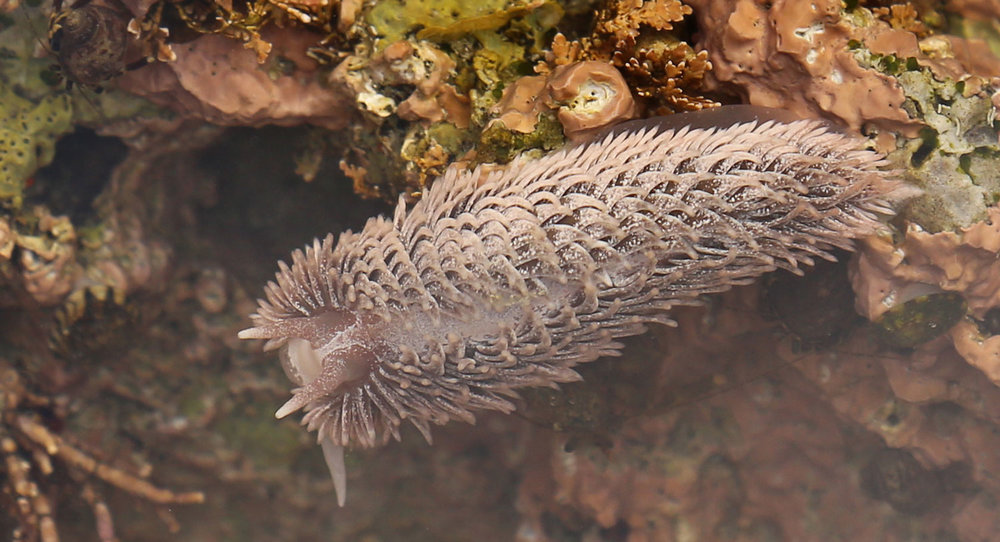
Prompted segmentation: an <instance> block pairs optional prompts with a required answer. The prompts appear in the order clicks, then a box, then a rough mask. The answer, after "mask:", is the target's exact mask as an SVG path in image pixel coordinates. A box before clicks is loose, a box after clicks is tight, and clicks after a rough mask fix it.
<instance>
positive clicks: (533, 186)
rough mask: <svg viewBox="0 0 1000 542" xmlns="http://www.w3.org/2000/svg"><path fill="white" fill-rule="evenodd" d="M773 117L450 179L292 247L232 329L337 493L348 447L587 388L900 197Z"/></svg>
mask: <svg viewBox="0 0 1000 542" xmlns="http://www.w3.org/2000/svg"><path fill="white" fill-rule="evenodd" d="M782 115H784V114H783V113H781V112H775V111H771V110H762V109H759V108H750V107H740V106H734V107H727V108H722V110H718V111H711V112H698V113H686V114H681V115H673V116H671V117H668V118H666V119H652V120H649V121H638V122H630V123H626V124H625V125H622V126H620V127H616V128H615V129H612V130H610V131H608V132H607V133H606V134H605V135H604V136H602V137H599V138H598V139H595V140H593V141H591V142H589V143H584V144H581V145H577V146H573V147H569V148H567V149H565V150H562V151H560V152H556V153H553V154H550V155H548V156H546V157H544V158H541V159H539V160H535V161H518V162H515V163H514V164H512V165H511V166H510V167H508V168H506V169H503V170H499V171H493V172H490V173H489V174H486V173H483V172H481V171H480V170H478V169H477V170H475V171H472V172H468V171H464V170H460V169H457V168H452V169H450V170H449V171H448V172H447V173H445V175H444V176H442V177H441V178H440V179H438V180H437V181H436V182H435V183H434V184H433V186H432V187H431V189H430V190H429V191H428V192H427V193H426V195H425V196H424V198H423V199H422V200H421V201H420V202H418V203H417V204H416V205H414V206H413V207H412V209H409V210H408V209H407V208H406V205H405V204H404V203H403V202H402V201H400V203H399V206H398V207H397V208H396V212H395V216H394V218H393V219H392V220H391V221H390V220H387V219H385V218H373V219H371V220H369V222H368V223H367V224H366V225H365V228H364V229H363V230H362V232H361V233H359V234H354V233H351V232H347V233H344V234H343V235H341V237H340V239H339V242H337V243H334V238H333V236H332V235H329V236H327V237H326V238H325V239H324V240H323V241H319V240H317V241H315V242H314V243H313V245H312V246H311V247H307V248H306V249H305V250H304V251H295V252H294V253H293V254H292V265H291V266H290V267H289V266H287V265H285V264H284V263H280V264H279V272H278V273H277V278H276V281H275V282H271V283H269V284H268V286H267V288H266V290H265V294H266V299H264V300H261V301H260V308H259V310H258V312H257V314H255V315H253V316H252V320H253V327H252V328H250V329H247V330H244V331H242V332H241V333H240V337H241V338H245V339H269V341H268V343H267V345H266V347H267V348H269V349H270V348H284V349H285V353H284V354H283V356H285V357H284V358H283V359H285V365H286V369H288V371H289V376H290V377H291V378H292V379H293V380H294V381H295V382H296V383H297V384H299V386H300V387H298V388H296V389H295V390H293V396H292V398H291V399H290V400H289V401H288V402H287V403H285V405H284V406H282V407H281V409H279V410H278V413H277V415H278V417H283V416H286V415H288V414H291V413H293V412H295V411H297V410H300V409H302V410H304V411H305V412H306V414H305V417H304V420H303V423H304V424H306V425H307V426H308V428H309V430H313V431H317V432H318V433H319V439H320V441H321V442H322V443H323V447H324V452H325V455H326V457H327V459H328V461H329V462H330V463H331V466H332V470H334V472H335V473H337V474H335V475H334V478H335V479H338V483H337V485H338V490H340V489H342V488H343V476H344V475H343V464H342V463H343V460H342V455H341V454H342V449H341V448H342V447H344V446H348V445H351V446H360V447H371V446H375V445H377V444H381V443H384V442H385V441H386V440H387V439H388V438H389V437H390V436H391V437H394V438H397V439H398V438H399V427H400V425H401V424H402V423H403V422H404V421H409V422H410V423H412V424H413V425H414V426H415V427H416V428H417V429H418V430H420V432H421V433H423V435H424V436H425V437H426V438H427V440H428V441H429V440H430V424H431V423H434V424H444V423H446V422H448V421H449V420H452V419H460V420H463V421H467V422H472V421H474V416H473V413H474V412H475V411H477V410H484V409H488V410H500V411H503V412H510V411H512V410H513V409H514V404H513V403H512V402H511V398H512V397H514V395H515V390H517V389H518V388H521V387H525V386H550V385H553V384H556V383H559V382H569V381H573V380H578V379H579V378H580V377H579V375H578V374H577V373H576V371H574V370H573V367H574V366H575V365H577V364H579V363H585V362H588V361H593V360H595V359H597V358H599V357H602V356H615V355H618V354H620V351H621V348H622V345H621V343H620V342H618V341H617V340H616V339H618V338H621V337H626V336H629V335H635V334H638V333H642V332H643V331H644V330H645V329H646V325H647V324H650V323H661V324H671V323H672V322H671V320H670V319H669V315H668V312H667V311H668V310H669V309H670V308H671V307H673V306H675V305H689V304H694V303H697V300H698V297H699V296H701V295H703V294H710V293H715V292H720V291H723V290H726V289H728V288H730V287H732V286H733V285H738V284H746V283H749V282H751V281H752V280H754V278H756V277H758V276H759V275H761V274H762V273H766V272H768V271H772V270H774V269H776V268H784V269H790V270H793V271H798V266H799V264H800V263H806V264H810V263H812V261H813V258H814V257H822V258H830V255H829V252H828V251H829V249H831V248H834V247H838V248H851V238H854V237H857V236H861V235H866V234H868V233H870V232H871V231H872V230H873V229H874V228H876V227H877V226H878V225H879V222H878V218H877V217H878V215H879V214H882V213H884V214H888V213H891V209H890V207H889V203H890V202H891V200H892V199H893V196H892V195H891V192H892V191H893V190H895V189H896V186H897V183H896V182H895V181H892V180H891V179H890V177H891V173H890V172H885V171H881V170H880V169H879V168H880V167H882V166H884V164H885V162H884V160H883V159H882V158H881V157H880V156H879V155H877V154H876V153H874V152H871V151H867V150H863V149H861V146H860V143H859V142H858V141H857V140H855V139H853V138H851V137H849V136H846V135H843V134H841V133H838V132H835V131H832V130H831V129H830V128H829V127H828V126H827V125H825V124H824V123H822V122H819V121H812V120H800V121H794V122H779V121H775V120H764V119H775V118H779V119H784V117H783V116H782ZM305 343H307V344H308V346H310V347H311V348H304V346H305ZM338 458H339V459H338ZM338 462H339V464H338ZM340 497H341V502H342V499H343V494H342V492H341V494H340Z"/></svg>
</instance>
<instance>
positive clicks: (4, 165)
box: [0, 85, 73, 209]
mask: <svg viewBox="0 0 1000 542" xmlns="http://www.w3.org/2000/svg"><path fill="white" fill-rule="evenodd" d="M72 117H73V108H72V106H71V104H70V101H69V98H68V97H67V96H66V95H65V94H64V93H58V94H52V95H49V96H46V97H44V98H42V99H40V100H39V101H38V102H37V103H36V102H32V101H30V100H27V99H25V98H22V97H20V96H18V95H17V94H15V93H14V92H13V91H11V90H10V89H9V88H7V87H6V86H2V85H0V205H3V206H5V207H8V208H13V209H17V208H20V207H21V204H22V203H23V201H24V188H25V182H26V180H27V179H28V178H30V177H31V176H32V175H33V174H34V173H35V171H36V170H37V169H38V168H40V167H42V166H44V165H46V164H48V163H49V162H51V161H52V158H53V156H54V155H55V147H56V141H57V140H58V139H59V136H61V135H62V134H64V133H66V132H69V131H70V130H71V129H72V126H73V125H72Z"/></svg>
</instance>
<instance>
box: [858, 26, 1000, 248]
mask: <svg viewBox="0 0 1000 542" xmlns="http://www.w3.org/2000/svg"><path fill="white" fill-rule="evenodd" d="M853 52H854V57H855V59H857V60H858V62H859V63H860V64H861V65H862V66H865V67H868V68H874V69H876V70H879V71H881V72H882V73H885V74H886V75H890V76H892V77H894V78H895V79H896V81H897V82H898V83H899V85H900V86H901V87H902V89H903V92H904V94H905V95H906V101H905V102H904V103H903V109H904V110H905V111H906V113H907V114H908V115H909V116H910V118H913V119H917V120H920V121H922V122H923V123H924V124H925V127H924V128H923V129H922V130H921V131H920V134H919V136H918V137H917V138H914V139H911V140H908V141H903V142H902V143H901V145H900V148H899V149H898V150H896V151H895V152H893V153H891V154H890V156H889V158H890V160H892V161H893V162H894V163H896V164H898V165H900V166H902V167H906V168H907V173H908V178H909V181H910V182H912V183H914V184H915V185H917V186H919V187H920V188H922V189H923V190H924V193H923V194H922V195H921V196H919V197H917V198H914V199H912V200H911V201H910V202H909V203H908V205H907V207H906V209H904V210H903V211H902V212H901V213H900V215H901V216H902V217H903V218H905V219H907V220H909V221H911V222H915V223H917V224H919V225H920V226H921V227H923V228H924V229H925V230H927V231H929V232H932V233H935V232H942V231H957V230H959V229H961V228H963V227H967V226H969V225H971V224H973V223H975V222H978V221H980V220H983V219H984V218H986V210H987V209H988V208H989V207H990V206H992V205H994V204H995V203H996V202H997V201H1000V145H998V143H997V136H998V128H1000V124H998V123H997V122H996V119H995V118H994V116H993V115H994V114H993V103H992V101H991V99H990V96H989V95H988V93H987V92H986V91H980V92H978V93H973V92H971V91H970V90H969V88H967V83H966V82H964V81H954V80H952V79H949V78H941V79H938V78H936V77H935V76H934V73H933V72H932V71H931V70H930V69H929V68H925V67H921V66H920V65H919V64H918V63H917V62H916V60H914V59H906V60H905V61H903V60H902V59H899V58H896V57H893V56H892V55H876V54H873V53H872V52H871V51H869V50H868V49H866V48H865V47H864V46H861V45H859V46H858V47H857V48H856V49H853Z"/></svg>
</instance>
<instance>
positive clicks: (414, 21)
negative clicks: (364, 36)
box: [365, 0, 509, 49]
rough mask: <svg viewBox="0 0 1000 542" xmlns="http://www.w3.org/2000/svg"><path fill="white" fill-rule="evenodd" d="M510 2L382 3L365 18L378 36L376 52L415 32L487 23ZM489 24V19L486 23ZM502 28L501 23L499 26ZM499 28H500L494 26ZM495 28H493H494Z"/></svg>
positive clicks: (417, 0) (406, 0)
mask: <svg viewBox="0 0 1000 542" xmlns="http://www.w3.org/2000/svg"><path fill="white" fill-rule="evenodd" d="M508 2H509V0H481V1H478V2H466V1H463V0H385V1H382V2H377V3H375V5H374V7H372V9H371V11H369V12H368V13H367V14H366V15H365V21H367V22H368V24H370V25H371V26H372V28H373V29H374V31H375V33H376V34H377V36H378V38H377V39H378V41H379V42H381V43H377V47H376V48H377V49H381V48H382V47H385V46H386V45H388V44H390V43H394V42H397V41H400V40H402V39H405V38H406V37H407V34H410V33H411V32H415V31H416V30H418V29H425V30H426V29H431V30H432V31H433V30H434V29H445V28H452V27H454V26H455V25H456V24H458V23H459V22H461V21H467V20H477V19H486V18H489V17H490V16H493V15H495V14H497V13H500V12H503V11H504V10H505V9H507V8H508ZM487 20H488V19H487ZM500 24H503V21H502V22H500ZM497 26H499V25H497ZM494 28H495V27H494Z"/></svg>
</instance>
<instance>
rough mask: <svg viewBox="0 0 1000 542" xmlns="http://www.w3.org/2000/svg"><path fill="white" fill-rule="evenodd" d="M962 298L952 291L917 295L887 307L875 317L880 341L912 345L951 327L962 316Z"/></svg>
mask: <svg viewBox="0 0 1000 542" xmlns="http://www.w3.org/2000/svg"><path fill="white" fill-rule="evenodd" d="M965 313H966V303H965V299H964V298H963V297H962V296H961V295H959V294H957V293H955V292H941V293H937V294H930V295H923V296H920V297H916V298H914V299H911V300H909V301H907V302H906V303H903V304H902V305H898V306H896V307H893V308H891V309H889V310H888V311H887V312H886V313H885V314H883V315H882V316H880V317H879V319H878V320H876V321H875V326H876V329H878V331H879V336H880V338H881V339H882V342H884V343H886V344H888V345H889V346H894V347H897V348H913V347H914V346H918V345H921V344H923V343H925V342H927V341H929V340H931V339H934V338H936V337H938V336H940V335H942V334H944V333H946V332H947V331H948V330H949V329H951V328H952V326H954V325H955V324H957V323H958V321H959V320H961V319H962V317H963V316H965Z"/></svg>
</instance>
